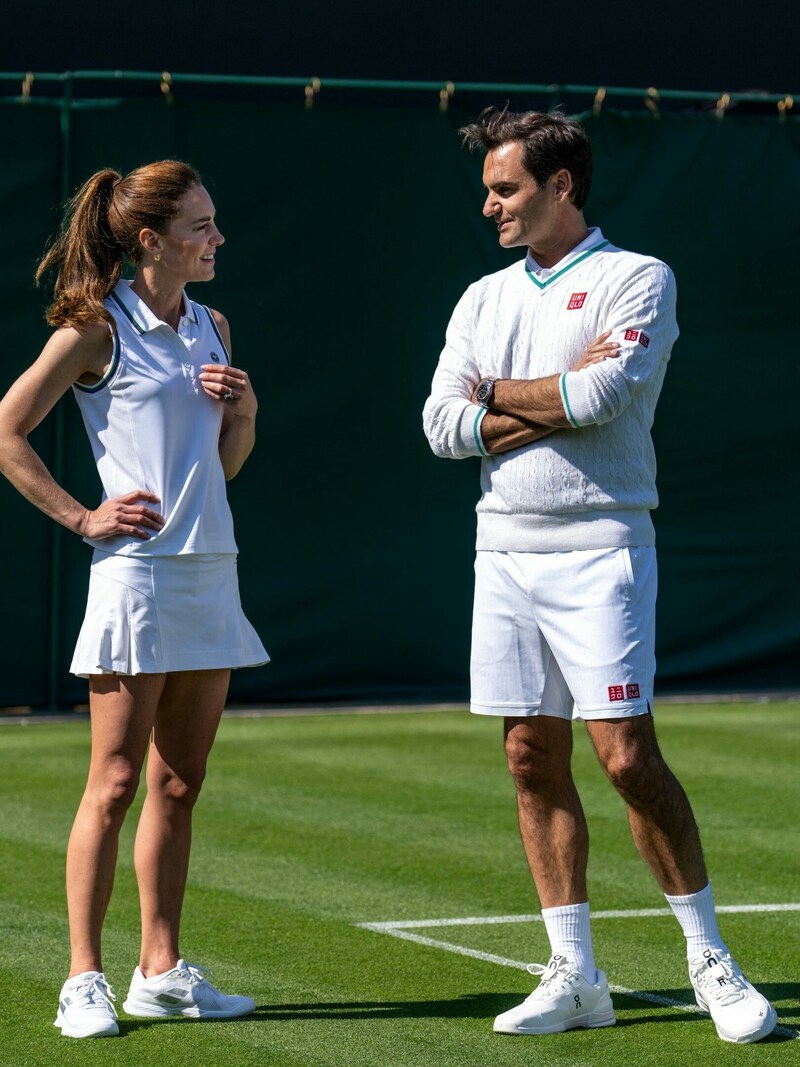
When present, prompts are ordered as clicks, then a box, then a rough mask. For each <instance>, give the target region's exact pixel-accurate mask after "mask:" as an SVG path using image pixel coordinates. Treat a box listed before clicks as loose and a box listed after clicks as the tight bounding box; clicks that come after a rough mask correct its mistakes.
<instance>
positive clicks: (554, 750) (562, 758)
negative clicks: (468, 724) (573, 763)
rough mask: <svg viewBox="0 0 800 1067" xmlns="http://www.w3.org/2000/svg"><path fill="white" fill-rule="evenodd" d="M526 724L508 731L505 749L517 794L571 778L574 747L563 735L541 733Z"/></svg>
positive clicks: (557, 732) (544, 729) (543, 731)
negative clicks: (570, 770)
mask: <svg viewBox="0 0 800 1067" xmlns="http://www.w3.org/2000/svg"><path fill="white" fill-rule="evenodd" d="M536 725H537V724H529V723H525V724H524V725H517V726H516V727H512V728H509V729H507V731H506V739H505V748H506V759H507V761H508V770H509V773H510V774H511V777H512V778H513V779H514V783H515V785H516V787H517V789H518V790H523V791H527V790H536V789H538V788H540V787H542V786H544V785H546V784H547V783H548V782H551V781H554V780H555V781H558V780H562V779H563V778H564V777H565V775H567V776H568V775H569V764H570V755H571V743H568V744H565V738H563V737H561V736H559V733H560V731H556V732H555V733H554V731H553V730H552V729H550V724H548V725H547V726H546V727H545V728H543V729H542V730H539V729H536Z"/></svg>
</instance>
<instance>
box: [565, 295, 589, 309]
mask: <svg viewBox="0 0 800 1067" xmlns="http://www.w3.org/2000/svg"><path fill="white" fill-rule="evenodd" d="M585 299H586V293H573V294H572V296H571V297H570V298H569V303H568V304H567V311H577V309H578V308H582V307H583V302H584V300H585Z"/></svg>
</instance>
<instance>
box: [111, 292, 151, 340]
mask: <svg viewBox="0 0 800 1067" xmlns="http://www.w3.org/2000/svg"><path fill="white" fill-rule="evenodd" d="M109 296H110V297H111V299H112V300H113V301H114V303H115V304H116V305H117V307H119V309H120V311H121V312H122V313H123V314H124V315H125V317H126V318H127V319H128V320H129V321H130V323H131V325H132V326H133V328H134V329H135V330H138V331H139V333H142V334H143V333H147V330H146V328H145V327H144V326H142V324H141V323H140V322H137V321H136V319H135V318H134V317H133V313H132V312H131V311H130V310H129V309H128V307H127V306H126V305H125V304H124V303H123V301H122V300H120V298H119V297H118V296H117V294H116V293H109Z"/></svg>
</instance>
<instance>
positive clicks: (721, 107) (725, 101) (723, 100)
mask: <svg viewBox="0 0 800 1067" xmlns="http://www.w3.org/2000/svg"><path fill="white" fill-rule="evenodd" d="M730 103H731V94H730V93H723V94H722V96H721V97H720V98H719V100H717V106H716V109H715V111H714V114H715V115H716V116H717V118H718V119H723V118H725V112H726V111H727V110H728V108H729V107H730Z"/></svg>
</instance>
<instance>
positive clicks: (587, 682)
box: [470, 547, 657, 719]
mask: <svg viewBox="0 0 800 1067" xmlns="http://www.w3.org/2000/svg"><path fill="white" fill-rule="evenodd" d="M656 586H657V574H656V550H655V548H652V547H645V548H608V549H596V550H594V549H593V550H589V551H581V552H478V554H477V557H476V560H475V609H474V614H473V623H472V662H471V675H472V699H471V705H470V707H471V710H472V711H473V712H475V713H476V714H478V715H505V716H509V717H517V716H529V715H554V716H558V717H560V718H565V719H568V718H581V719H610V718H614V719H616V718H625V717H628V716H633V715H643V714H647V713H648V712H649V711H650V710H651V707H652V700H653V678H654V675H655V667H656V661H655V604H656Z"/></svg>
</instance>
